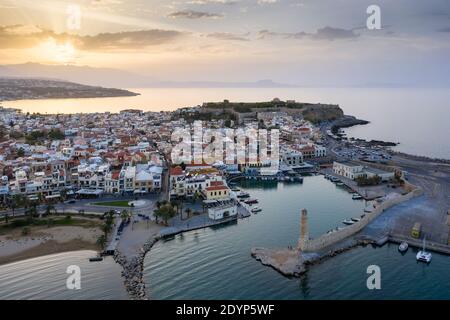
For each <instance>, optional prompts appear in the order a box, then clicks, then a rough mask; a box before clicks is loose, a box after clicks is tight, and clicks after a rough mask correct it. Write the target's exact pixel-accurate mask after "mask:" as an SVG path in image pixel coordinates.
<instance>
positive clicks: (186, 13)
mask: <svg viewBox="0 0 450 320" xmlns="http://www.w3.org/2000/svg"><path fill="white" fill-rule="evenodd" d="M169 17H170V18H175V19H176V18H184V19H202V18H211V19H218V18H223V14H220V13H211V12H203V11H194V10H182V11H176V12H173V13H171V14H169Z"/></svg>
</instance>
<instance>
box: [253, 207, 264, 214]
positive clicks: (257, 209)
mask: <svg viewBox="0 0 450 320" xmlns="http://www.w3.org/2000/svg"><path fill="white" fill-rule="evenodd" d="M251 211H252V212H253V213H258V212H261V211H262V209H261V208H260V207H254V208H253V209H252V210H251Z"/></svg>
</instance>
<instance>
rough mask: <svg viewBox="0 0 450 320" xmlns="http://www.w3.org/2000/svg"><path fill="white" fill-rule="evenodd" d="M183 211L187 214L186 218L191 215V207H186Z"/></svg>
mask: <svg viewBox="0 0 450 320" xmlns="http://www.w3.org/2000/svg"><path fill="white" fill-rule="evenodd" d="M185 212H186V214H187V218H188V219H189V218H190V216H191V213H192V209H191V208H187V209H186V210H185Z"/></svg>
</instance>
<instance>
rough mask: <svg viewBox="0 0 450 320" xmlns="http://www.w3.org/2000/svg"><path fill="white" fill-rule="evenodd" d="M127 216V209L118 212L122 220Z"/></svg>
mask: <svg viewBox="0 0 450 320" xmlns="http://www.w3.org/2000/svg"><path fill="white" fill-rule="evenodd" d="M129 216H130V215H129V213H128V211H127V210H122V212H121V214H120V217H121V218H122V220H125V219H127V218H128V217H129Z"/></svg>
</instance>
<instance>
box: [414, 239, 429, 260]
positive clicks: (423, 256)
mask: <svg viewBox="0 0 450 320" xmlns="http://www.w3.org/2000/svg"><path fill="white" fill-rule="evenodd" d="M431 257H432V255H431V253H430V252H427V251H426V250H425V238H423V248H422V250H420V251H419V252H417V255H416V259H417V261H420V262H426V263H430V262H431Z"/></svg>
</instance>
